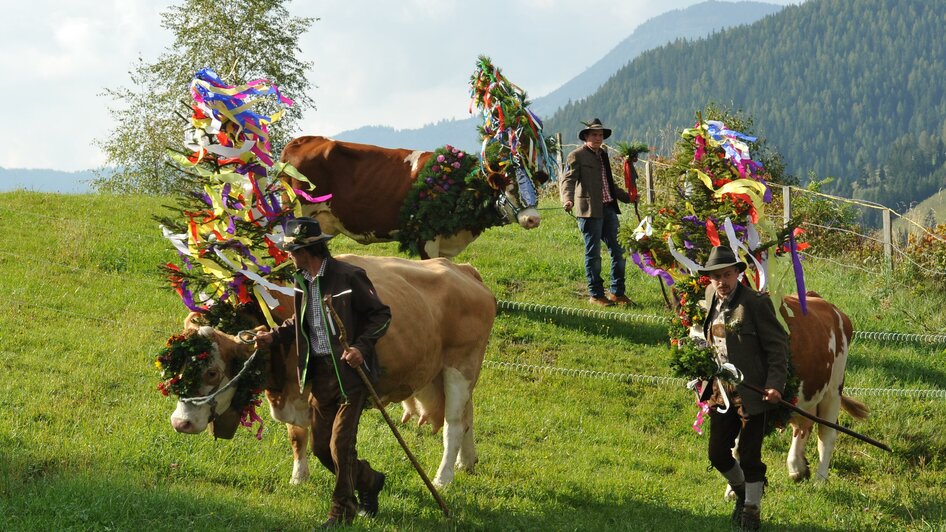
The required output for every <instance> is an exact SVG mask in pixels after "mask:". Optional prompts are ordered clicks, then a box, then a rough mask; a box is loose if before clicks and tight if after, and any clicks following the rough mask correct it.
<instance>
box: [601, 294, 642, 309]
mask: <svg viewBox="0 0 946 532" xmlns="http://www.w3.org/2000/svg"><path fill="white" fill-rule="evenodd" d="M608 301H610V302H612V303H615V304H618V305H624V306H626V307H636V306H637V303H634V302H633V301H631V299H630V298H629V297H627V296H616V295H614V294H608Z"/></svg>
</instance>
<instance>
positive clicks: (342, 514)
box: [317, 501, 355, 530]
mask: <svg viewBox="0 0 946 532" xmlns="http://www.w3.org/2000/svg"><path fill="white" fill-rule="evenodd" d="M354 520H355V510H354V508H348V507H346V506H344V505H342V504H339V503H336V502H335V501H332V507H331V509H329V512H328V519H326V520H325V522H324V523H322V524H321V525H320V526H319V529H324V528H335V527H339V526H348V525H350V524H351V522H352V521H354ZM317 530H318V529H317Z"/></svg>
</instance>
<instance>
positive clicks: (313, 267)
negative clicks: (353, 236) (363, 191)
mask: <svg viewBox="0 0 946 532" xmlns="http://www.w3.org/2000/svg"><path fill="white" fill-rule="evenodd" d="M331 238H332V235H327V234H325V233H323V232H322V229H321V227H320V226H319V222H318V221H317V220H314V219H312V218H296V219H293V220H290V221H289V222H288V223H287V224H286V233H285V236H284V237H283V240H282V242H281V243H280V245H279V247H280V248H282V249H283V250H285V251H288V252H289V257H290V258H291V259H292V262H293V264H295V266H296V268H297V270H298V271H297V272H296V274H295V275H294V280H295V288H296V293H295V299H294V303H295V312H294V313H293V316H292V317H291V318H289V319H288V320H286V321H284V322H283V323H282V324H281V325H279V326H278V327H276V328H275V329H273V331H272V332H271V333H260V334H258V335H257V337H256V339H257V342H259V343H261V344H262V345H268V344H270V343H272V342H277V343H280V344H284V345H285V344H291V343H292V342H293V341H295V342H296V346H297V347H298V350H299V384H300V386H301V387H304V386H305V385H306V384H311V389H312V392H311V393H312V395H311V397H310V398H309V399H310V404H313V405H314V407H313V409H312V416H313V424H312V452H313V454H315V456H316V457H317V458H318V459H319V461H320V462H322V465H324V466H325V468H326V469H328V470H329V471H331V472H332V473H333V474H334V475H335V490H334V491H333V493H332V503H331V507H330V510H329V516H328V520H327V521H326V522H325V523H324V524H323V527H326V528H327V527H332V526H338V525H345V524H348V523H351V521H352V520H353V519H354V517H355V515H356V514H357V513H359V512H360V513H362V514H365V515H369V516H373V515H375V514H376V513H377V512H378V494H379V493H380V492H381V489H382V488H383V487H384V479H385V476H384V474H382V473H379V472H377V471H375V470H374V469H372V468H371V466H370V465H369V464H368V462H367V461H366V460H359V459H358V453H357V451H356V449H355V443H356V440H357V436H358V423H359V421H360V419H361V412H362V410H363V409H364V406H365V401H366V400H367V397H368V393H369V392H368V391H367V390H366V389H365V386H364V383H362V381H361V379H360V377H358V374H357V373H356V372H355V370H354V369H353V368H355V367H357V366H360V365H362V364H364V370H365V372H366V373H368V375H369V376H371V377H372V378H377V376H376V374H375V373H374V372H376V371H377V363H376V357H375V343H376V342H377V341H378V339H379V338H381V336H382V335H384V333H385V332H386V331H387V329H388V325H389V324H390V323H391V309H390V308H388V306H387V305H385V304H384V303H382V302H381V300H380V299H378V295H377V293H376V292H375V289H374V286H373V285H372V284H371V281H370V280H369V279H368V276H367V274H366V273H365V271H364V270H362V269H361V268H358V267H356V266H352V265H350V264H347V263H344V262H340V261H337V260H335V259H333V258H332V256H331V254H330V253H329V251H328V246H327V245H326V242H328V240H329V239H331ZM325 297H330V298H332V307H333V308H334V309H335V311H336V312H337V313H338V316H339V318H340V321H341V323H342V325H343V326H344V328H345V331H346V332H347V334H348V338H349V340H350V342H351V345H350V346H349V347H348V348H347V349H345V348H343V347H342V345H341V341H340V339H339V331H336V330H335V329H336V328H334V327H329V326H328V323H329V322H330V321H331V320H332V316H330V315H327V312H326V310H325V308H324V307H323V304H322V300H323V298H325ZM356 490H357V492H358V498H357V499H356V498H355V491H356Z"/></svg>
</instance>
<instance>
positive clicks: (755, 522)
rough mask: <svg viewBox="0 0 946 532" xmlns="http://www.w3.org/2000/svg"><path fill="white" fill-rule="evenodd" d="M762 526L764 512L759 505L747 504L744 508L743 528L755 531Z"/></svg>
mask: <svg viewBox="0 0 946 532" xmlns="http://www.w3.org/2000/svg"><path fill="white" fill-rule="evenodd" d="M761 527H762V512H761V511H760V508H759V507H758V506H755V505H753V504H747V505H746V506H745V507H744V508H743V509H742V529H743V530H748V531H751V532H755V531H756V530H759V529H760V528H761Z"/></svg>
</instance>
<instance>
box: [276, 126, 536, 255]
mask: <svg viewBox="0 0 946 532" xmlns="http://www.w3.org/2000/svg"><path fill="white" fill-rule="evenodd" d="M437 159H441V161H438V160H437ZM448 159H449V160H448ZM282 160H283V162H286V163H288V164H291V165H292V166H293V167H295V168H296V169H298V170H299V172H300V173H302V174H303V175H305V176H306V177H307V179H308V180H309V181H310V182H311V183H312V184H314V185H315V188H316V189H317V190H318V191H319V193H320V194H331V199H329V200H327V201H320V202H311V201H304V202H303V208H302V212H303V213H304V214H305V215H306V216H311V217H313V218H315V219H317V220H318V221H319V224H320V225H321V226H322V227H323V228H324V230H325V231H326V232H327V233H330V234H338V233H342V234H345V235H347V236H349V237H350V238H352V239H353V240H355V241H357V242H359V243H362V244H370V243H374V242H389V241H394V240H399V241H401V242H402V247H403V248H404V249H405V250H406V251H411V252H416V253H417V254H419V255H420V256H421V257H422V258H429V257H447V258H452V257H454V256H456V255H457V254H458V253H460V252H461V251H463V249H464V248H465V247H466V246H467V245H469V244H470V242H472V241H473V240H474V239H475V238H476V237H477V236H479V235H480V233H482V231H483V230H485V229H487V228H489V227H492V226H495V225H501V224H503V223H508V222H510V221H515V222H517V223H518V224H519V225H520V226H522V227H524V228H526V229H534V228H536V227H538V226H539V223H540V222H541V219H540V216H539V212H538V211H537V210H536V208H535V206H536V193H535V188H534V185H533V183H532V182H531V181H530V180H529V179H521V180H517V179H511V178H509V177H507V176H506V174H505V173H501V172H497V173H491V174H489V175H484V174H482V173H481V171H480V166H479V164H478V161H477V159H476V157H475V156H472V155H469V154H467V153H465V152H462V151H460V150H457V149H456V148H453V147H451V146H447V147H445V148H443V149H441V150H438V151H437V152H429V151H428V152H425V151H411V150H405V149H390V148H381V147H378V146H371V145H368V144H358V143H354V142H344V141H339V140H333V139H329V138H324V137H300V138H297V139H295V140H293V141H292V142H290V143H289V144H288V145H287V146H286V148H285V149H284V150H283V154H282ZM454 163H456V168H453V166H452V164H454ZM448 169H449V170H452V171H451V172H446V173H444V172H445V171H446V170H448ZM418 179H420V180H419V181H418ZM546 179H547V176H546ZM292 185H293V188H296V189H300V190H301V189H303V188H305V187H306V184H305V183H302V182H299V181H294V182H293V184H292ZM303 197H304V196H303ZM438 204H442V205H438ZM427 212H429V213H430V215H429V216H424V214H425V213H427Z"/></svg>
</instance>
